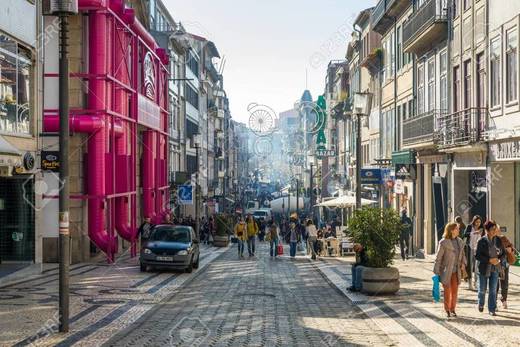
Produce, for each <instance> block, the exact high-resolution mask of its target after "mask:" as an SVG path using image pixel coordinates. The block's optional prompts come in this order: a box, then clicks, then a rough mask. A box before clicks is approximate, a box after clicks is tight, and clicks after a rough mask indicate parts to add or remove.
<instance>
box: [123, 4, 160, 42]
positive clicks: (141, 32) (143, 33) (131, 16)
mask: <svg viewBox="0 0 520 347" xmlns="http://www.w3.org/2000/svg"><path fill="white" fill-rule="evenodd" d="M122 19H123V21H124V22H125V23H126V24H128V25H129V26H130V29H132V30H133V31H134V32H135V33H136V34H137V35H138V36H139V37H141V39H142V40H143V41H144V42H145V43H146V44H147V45H148V46H149V47H150V49H152V50H154V51H155V50H156V49H157V48H158V46H157V43H156V42H155V39H154V38H153V36H152V35H151V34H150V33H149V32H148V31H147V30H146V28H145V27H144V26H143V25H142V24H141V22H139V21H138V20H137V19H136V18H135V11H134V9H132V8H127V9H125V10H124V11H123V15H122Z"/></svg>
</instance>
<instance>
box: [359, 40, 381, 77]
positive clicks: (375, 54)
mask: <svg viewBox="0 0 520 347" xmlns="http://www.w3.org/2000/svg"><path fill="white" fill-rule="evenodd" d="M363 45H367V46H368V47H363V52H362V54H361V59H360V61H361V66H363V67H365V68H367V69H368V71H370V72H371V73H376V72H379V70H380V69H381V61H382V59H381V58H382V57H383V51H382V50H381V35H379V34H378V33H376V32H375V31H373V30H371V31H370V32H369V33H368V34H367V39H366V41H365V40H364V42H363Z"/></svg>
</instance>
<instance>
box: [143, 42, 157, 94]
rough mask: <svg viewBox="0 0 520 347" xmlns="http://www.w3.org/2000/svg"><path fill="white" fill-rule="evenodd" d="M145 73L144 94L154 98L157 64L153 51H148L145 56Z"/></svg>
mask: <svg viewBox="0 0 520 347" xmlns="http://www.w3.org/2000/svg"><path fill="white" fill-rule="evenodd" d="M143 75H144V94H145V95H146V96H147V97H148V98H150V99H152V100H153V99H154V98H155V65H154V63H153V57H152V53H151V52H148V53H146V55H145V56H144V62H143Z"/></svg>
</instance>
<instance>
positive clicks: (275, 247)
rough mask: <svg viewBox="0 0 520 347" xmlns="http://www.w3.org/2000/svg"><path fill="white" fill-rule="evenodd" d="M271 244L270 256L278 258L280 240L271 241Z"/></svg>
mask: <svg viewBox="0 0 520 347" xmlns="http://www.w3.org/2000/svg"><path fill="white" fill-rule="evenodd" d="M270 244H271V245H270V246H271V248H270V249H269V254H270V255H271V257H276V256H277V255H278V239H274V240H271V242H270Z"/></svg>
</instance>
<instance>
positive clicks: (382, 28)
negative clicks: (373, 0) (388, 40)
mask: <svg viewBox="0 0 520 347" xmlns="http://www.w3.org/2000/svg"><path fill="white" fill-rule="evenodd" d="M411 4H412V2H411V0H379V2H378V3H377V5H376V7H375V8H374V10H373V11H372V27H373V29H374V31H375V32H378V33H380V34H381V35H383V34H385V33H386V32H387V31H388V29H390V27H391V26H392V25H393V24H394V22H395V19H396V18H398V17H399V16H400V15H402V14H403V12H404V11H405V10H406V9H407V8H408V6H410V5H411Z"/></svg>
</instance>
